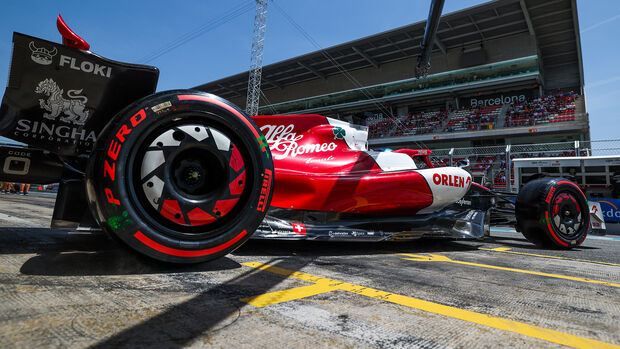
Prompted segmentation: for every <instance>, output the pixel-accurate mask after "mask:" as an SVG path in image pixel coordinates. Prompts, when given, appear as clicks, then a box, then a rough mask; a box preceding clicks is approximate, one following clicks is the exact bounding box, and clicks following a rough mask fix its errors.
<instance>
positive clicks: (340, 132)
mask: <svg viewBox="0 0 620 349" xmlns="http://www.w3.org/2000/svg"><path fill="white" fill-rule="evenodd" d="M332 132H333V133H334V139H344V136H346V135H347V132H346V131H345V130H344V128H342V127H337V126H336V127H334V128H333V129H332Z"/></svg>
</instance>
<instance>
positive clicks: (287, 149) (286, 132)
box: [260, 124, 338, 160]
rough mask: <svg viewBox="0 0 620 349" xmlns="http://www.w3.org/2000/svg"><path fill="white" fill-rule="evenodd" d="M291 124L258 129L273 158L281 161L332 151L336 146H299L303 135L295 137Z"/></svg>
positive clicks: (332, 143) (332, 144)
mask: <svg viewBox="0 0 620 349" xmlns="http://www.w3.org/2000/svg"><path fill="white" fill-rule="evenodd" d="M294 128H295V126H294V125H293V124H290V125H287V126H284V125H264V126H263V127H261V128H260V130H261V132H263V134H264V135H265V138H267V142H269V148H270V149H271V151H272V153H273V158H274V159H276V160H282V159H284V158H286V157H292V158H294V157H296V156H297V155H301V154H310V153H323V152H329V151H334V150H335V149H336V148H337V147H338V146H337V145H336V143H334V142H330V143H322V144H301V145H300V144H299V143H298V142H299V141H300V140H301V139H302V138H304V135H299V136H298V135H297V133H295V132H293V131H294Z"/></svg>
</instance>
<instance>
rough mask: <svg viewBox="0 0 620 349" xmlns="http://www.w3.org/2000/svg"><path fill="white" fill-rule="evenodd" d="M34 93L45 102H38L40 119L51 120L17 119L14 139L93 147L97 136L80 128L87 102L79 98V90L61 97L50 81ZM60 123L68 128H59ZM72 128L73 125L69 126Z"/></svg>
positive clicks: (86, 114) (42, 82)
mask: <svg viewBox="0 0 620 349" xmlns="http://www.w3.org/2000/svg"><path fill="white" fill-rule="evenodd" d="M34 92H35V93H39V94H44V95H45V96H47V98H46V99H39V106H40V107H41V109H43V111H44V113H43V118H45V119H49V120H51V122H45V121H43V120H36V119H32V118H30V119H20V120H18V121H17V127H16V128H15V131H14V135H15V136H17V137H19V138H30V139H37V140H46V141H51V142H57V143H65V144H80V145H86V146H89V145H92V144H93V143H94V142H95V141H96V140H97V136H96V134H95V131H87V130H85V129H84V128H82V127H75V126H73V125H76V126H83V125H84V124H85V123H86V120H87V119H88V114H89V111H88V110H86V103H87V102H88V98H87V97H86V96H83V95H81V93H82V89H80V90H68V91H67V96H68V97H69V99H67V98H64V97H63V92H64V91H63V90H62V89H61V88H60V87H59V86H58V84H56V82H55V81H54V80H52V79H45V80H43V81H41V82H39V84H38V85H37V87H36V88H35V91H34ZM54 121H62V122H64V123H68V124H70V125H63V124H58V123H56V122H54ZM71 124H73V125H71Z"/></svg>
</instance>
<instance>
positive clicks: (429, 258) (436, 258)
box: [396, 253, 620, 287]
mask: <svg viewBox="0 0 620 349" xmlns="http://www.w3.org/2000/svg"><path fill="white" fill-rule="evenodd" d="M396 254H398V255H401V256H406V257H409V258H403V259H406V260H409V261H416V262H448V263H454V264H462V265H468V266H472V267H479V268H487V269H497V270H504V271H511V272H515V273H522V274H530V275H538V276H546V277H551V278H556V279H564V280H571V281H579V282H587V283H590V284H599V285H605V286H611V287H620V284H615V283H613V282H607V281H599V280H592V279H586V278H580V277H574V276H567V275H560V274H550V273H542V272H539V271H532V270H525V269H516V268H507V267H500V266H497V265H491V264H480V263H472V262H464V261H457V260H454V259H451V258H449V257H446V256H440V255H436V254H429V255H419V254H410V253H396Z"/></svg>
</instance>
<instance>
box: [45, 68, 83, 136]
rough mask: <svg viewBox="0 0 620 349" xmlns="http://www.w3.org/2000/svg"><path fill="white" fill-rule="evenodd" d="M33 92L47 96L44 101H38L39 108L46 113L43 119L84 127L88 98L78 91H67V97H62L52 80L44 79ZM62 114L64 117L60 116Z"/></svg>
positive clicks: (60, 91) (61, 91)
mask: <svg viewBox="0 0 620 349" xmlns="http://www.w3.org/2000/svg"><path fill="white" fill-rule="evenodd" d="M34 92H36V93H41V94H44V95H46V96H47V99H46V100H43V99H39V106H41V109H43V110H45V111H46V113H44V114H43V117H44V118H46V119H50V120H56V119H57V118H59V117H60V118H59V120H60V121H64V122H68V123H72V124H75V125H84V124H85V123H86V119H87V118H88V110H85V109H86V103H87V102H88V98H86V97H85V96H82V95H80V94H81V93H82V89H80V90H68V91H67V97H69V98H70V99H65V98H64V97H63V90H62V89H61V88H60V87H59V86H58V84H56V82H55V81H54V80H52V79H45V80H43V81H41V82H39V84H38V85H37V87H36V88H35V90H34ZM61 114H64V115H65V116H64V117H62V116H60V115H61Z"/></svg>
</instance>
